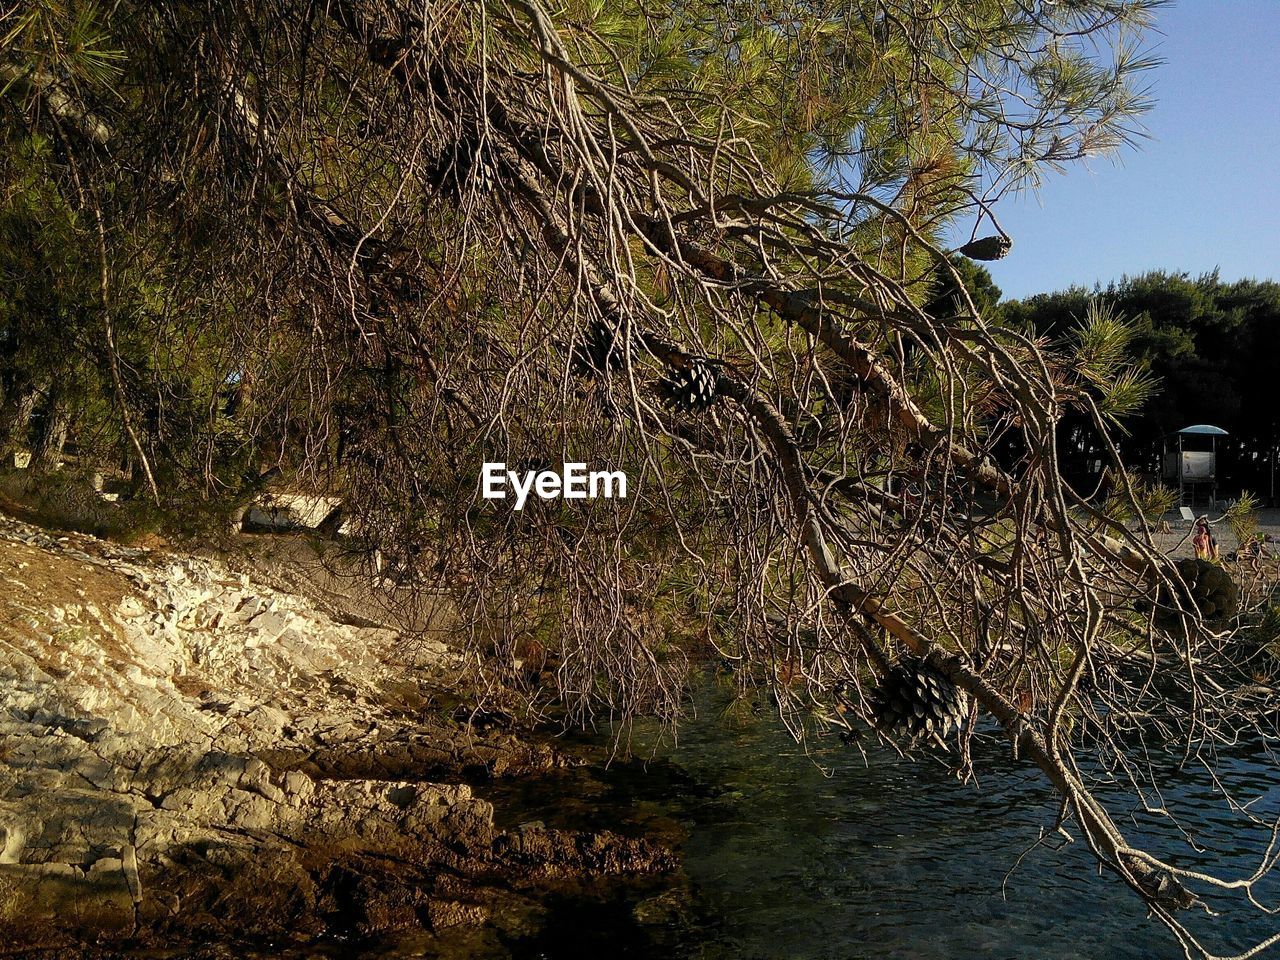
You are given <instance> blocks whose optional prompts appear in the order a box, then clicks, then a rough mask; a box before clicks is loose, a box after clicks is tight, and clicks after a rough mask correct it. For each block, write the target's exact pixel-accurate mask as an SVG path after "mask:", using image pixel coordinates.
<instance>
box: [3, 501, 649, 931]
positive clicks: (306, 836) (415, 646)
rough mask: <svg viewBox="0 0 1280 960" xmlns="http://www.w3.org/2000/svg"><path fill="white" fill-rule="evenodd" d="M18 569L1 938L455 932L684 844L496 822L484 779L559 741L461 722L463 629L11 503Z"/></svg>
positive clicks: (10, 581)
mask: <svg viewBox="0 0 1280 960" xmlns="http://www.w3.org/2000/svg"><path fill="white" fill-rule="evenodd" d="M0 578H3V585H4V587H3V592H2V593H0V707H2V709H0V942H3V943H8V944H11V945H13V946H14V947H18V948H21V947H24V946H27V947H33V948H34V947H47V946H50V945H59V944H72V943H76V942H80V941H86V940H94V941H97V942H100V943H101V942H104V941H105V942H113V941H129V942H147V941H152V942H165V943H169V944H172V943H173V942H175V941H177V940H182V939H190V940H196V939H209V938H217V939H219V940H230V939H241V938H259V937H272V938H278V937H282V936H286V937H290V938H294V939H297V938H307V937H315V936H322V935H325V934H328V933H335V932H341V933H345V934H350V933H356V934H373V933H379V932H383V931H387V930H391V929H395V928H399V927H404V926H422V927H424V928H430V929H435V930H439V929H442V928H444V927H447V926H452V925H455V924H459V923H478V922H482V921H485V920H486V919H493V918H495V917H500V916H503V915H505V914H509V913H510V906H509V905H510V900H511V898H512V897H517V898H518V897H519V894H518V893H517V891H520V890H527V889H529V888H531V887H532V886H534V885H536V884H538V883H544V882H546V881H547V880H548V879H549V878H555V877H581V876H591V875H618V874H629V873H644V872H650V871H655V870H661V869H665V868H667V867H668V866H669V865H670V857H669V855H668V854H667V853H666V852H665V851H663V850H661V849H660V848H658V847H656V846H654V845H652V844H649V843H646V842H644V841H637V840H626V839H622V838H619V837H614V836H611V835H609V834H573V833H566V832H563V831H553V830H545V829H542V828H539V827H533V828H530V829H528V830H524V831H517V832H515V833H511V834H505V833H502V832H500V831H497V830H495V828H494V825H493V809H492V807H491V806H490V804H489V803H488V802H486V801H484V800H482V799H478V798H477V797H476V796H474V795H473V793H472V790H471V788H470V787H469V786H468V785H467V783H466V782H465V781H466V780H467V779H472V780H474V779H476V778H483V777H489V776H503V775H516V774H523V773H529V772H533V771H538V770H546V769H550V768H552V767H554V766H556V765H557V764H558V763H562V762H563V761H562V760H561V759H560V758H559V757H558V756H557V755H556V754H555V753H554V752H552V751H551V750H550V749H549V748H547V747H545V746H539V745H532V744H529V743H526V742H525V741H523V740H521V739H519V738H517V737H515V736H513V735H512V734H510V733H502V732H492V731H488V732H485V733H479V732H476V731H472V730H469V729H467V728H466V727H465V726H462V725H460V724H458V723H457V722H456V721H454V720H453V719H452V718H451V712H452V710H453V707H454V706H455V705H456V699H455V698H452V697H451V696H450V695H449V691H450V689H451V686H453V685H455V684H456V683H457V677H458V676H459V675H460V674H461V671H460V662H459V658H458V656H457V654H455V653H453V652H452V651H451V650H450V649H449V648H448V647H447V646H446V645H445V644H443V643H440V642H438V641H435V642H431V641H420V642H416V643H408V642H403V641H401V639H400V638H399V637H397V635H396V634H395V632H394V631H391V630H388V629H384V628H379V627H372V626H356V625H351V624H345V623H339V622H335V621H334V620H333V619H331V618H330V617H328V616H326V615H325V614H323V613H321V612H320V611H318V610H317V609H315V608H314V607H313V606H312V605H311V604H310V603H309V602H308V601H307V600H305V599H303V598H300V597H298V596H294V595H290V594H284V593H280V592H277V591H275V590H272V589H270V588H268V587H265V586H263V585H262V584H260V583H257V582H254V581H253V580H252V579H251V578H250V577H249V576H247V575H243V574H235V573H232V572H230V570H229V569H228V568H227V567H226V566H225V565H223V564H221V563H218V562H215V561H211V560H205V559H197V558H191V557H176V556H171V555H166V554H162V553H153V552H150V551H144V550H135V549H129V548H124V547H121V546H118V545H113V544H110V543H107V542H103V541H98V540H95V539H93V538H91V537H86V536H80V535H69V536H55V535H52V534H50V533H47V532H45V531H43V530H40V529H38V528H35V527H31V526H28V525H26V524H23V523H20V522H18V521H15V520H10V519H8V518H3V517H0ZM504 904H505V906H504Z"/></svg>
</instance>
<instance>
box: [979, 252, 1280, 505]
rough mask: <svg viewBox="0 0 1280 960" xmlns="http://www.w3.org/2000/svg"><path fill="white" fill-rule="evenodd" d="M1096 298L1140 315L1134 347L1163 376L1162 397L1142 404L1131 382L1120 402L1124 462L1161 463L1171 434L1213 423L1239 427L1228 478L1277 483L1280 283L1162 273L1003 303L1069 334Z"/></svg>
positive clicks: (1223, 475)
mask: <svg viewBox="0 0 1280 960" xmlns="http://www.w3.org/2000/svg"><path fill="white" fill-rule="evenodd" d="M1091 303H1098V304H1100V305H1102V306H1103V307H1105V308H1106V309H1108V310H1110V311H1112V312H1113V313H1114V315H1116V316H1121V317H1129V318H1132V320H1131V323H1132V334H1131V336H1130V338H1129V342H1128V346H1127V348H1126V349H1127V350H1128V352H1129V353H1130V354H1131V355H1132V356H1133V357H1134V359H1135V360H1138V361H1140V362H1142V363H1143V364H1145V366H1146V367H1147V369H1149V371H1150V374H1151V376H1152V377H1153V378H1154V379H1155V380H1156V381H1158V384H1159V388H1158V397H1159V399H1158V402H1149V403H1146V404H1144V405H1142V406H1141V407H1140V408H1139V409H1137V410H1136V411H1135V410H1133V409H1132V407H1133V402H1132V400H1126V398H1125V394H1127V393H1129V391H1130V388H1129V387H1128V386H1123V385H1122V386H1123V389H1122V390H1121V391H1120V392H1121V396H1120V399H1121V400H1122V401H1123V402H1122V403H1121V406H1122V407H1124V408H1128V409H1130V411H1131V412H1130V414H1129V415H1128V417H1127V419H1126V427H1127V431H1128V436H1122V437H1119V438H1117V439H1118V442H1119V444H1120V448H1121V454H1122V456H1123V458H1124V460H1125V462H1126V463H1130V464H1134V465H1141V466H1142V467H1143V468H1145V469H1154V468H1155V467H1156V455H1157V454H1158V453H1159V451H1160V448H1161V443H1162V440H1163V439H1164V438H1165V437H1167V436H1169V435H1170V434H1172V433H1173V432H1175V431H1177V430H1180V429H1181V428H1183V427H1186V426H1188V425H1190V424H1195V423H1212V424H1215V425H1217V426H1220V427H1222V428H1224V429H1226V430H1227V431H1228V432H1229V433H1230V438H1229V439H1227V440H1225V441H1219V446H1218V449H1219V450H1220V451H1222V452H1223V456H1222V457H1221V458H1220V463H1219V476H1220V480H1221V482H1222V483H1223V484H1224V485H1226V486H1227V487H1228V488H1232V487H1235V488H1241V487H1249V488H1252V489H1255V490H1258V489H1263V490H1265V489H1269V488H1270V457H1271V455H1272V452H1273V451H1275V450H1277V448H1280V417H1277V409H1280V408H1278V407H1277V404H1276V401H1275V385H1276V384H1277V383H1280V283H1276V282H1274V281H1261V280H1241V281H1237V282H1234V283H1224V282H1222V280H1221V279H1220V278H1219V277H1218V275H1217V274H1216V273H1209V274H1204V275H1202V276H1199V277H1192V276H1190V275H1188V274H1185V273H1169V272H1164V271H1156V272H1152V273H1147V274H1143V275H1141V276H1137V277H1125V278H1123V279H1121V280H1119V281H1116V282H1114V283H1111V284H1108V285H1107V286H1106V287H1099V288H1097V289H1094V290H1087V289H1085V288H1082V287H1073V288H1071V289H1068V290H1063V291H1059V292H1057V293H1048V294H1039V295H1037V296H1034V297H1030V298H1028V299H1026V300H1022V301H1015V302H1009V303H1006V304H1004V305H1003V307H1002V310H1003V311H1004V314H1005V316H1006V318H1007V319H1008V322H1009V323H1010V324H1012V325H1014V326H1016V327H1020V328H1024V329H1029V330H1032V331H1035V332H1037V333H1039V334H1042V335H1047V336H1056V337H1062V336H1064V335H1067V334H1068V332H1069V331H1070V330H1071V329H1072V327H1074V326H1075V325H1076V324H1077V323H1078V318H1079V317H1082V316H1084V315H1085V314H1086V313H1087V311H1088V310H1089V307H1090V304H1091ZM1094 455H1096V454H1094Z"/></svg>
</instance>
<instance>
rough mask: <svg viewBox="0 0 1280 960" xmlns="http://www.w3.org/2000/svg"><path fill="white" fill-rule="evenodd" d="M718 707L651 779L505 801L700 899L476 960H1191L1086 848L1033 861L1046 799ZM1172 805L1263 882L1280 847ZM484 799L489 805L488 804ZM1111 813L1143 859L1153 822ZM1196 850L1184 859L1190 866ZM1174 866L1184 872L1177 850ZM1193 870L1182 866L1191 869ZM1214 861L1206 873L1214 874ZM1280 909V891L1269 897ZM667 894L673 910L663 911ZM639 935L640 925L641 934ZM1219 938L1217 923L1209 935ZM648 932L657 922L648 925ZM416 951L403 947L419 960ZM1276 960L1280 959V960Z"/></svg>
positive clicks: (993, 770) (1273, 806)
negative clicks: (675, 866) (614, 849)
mask: <svg viewBox="0 0 1280 960" xmlns="http://www.w3.org/2000/svg"><path fill="white" fill-rule="evenodd" d="M720 705H722V704H719V703H717V702H716V701H715V699H714V698H712V699H710V700H708V702H706V703H704V705H703V707H702V709H701V710H700V715H699V716H698V717H696V718H695V719H693V720H692V721H691V722H690V723H689V724H688V725H687V726H686V727H684V728H683V729H682V734H681V737H680V741H679V744H678V745H677V746H675V747H674V748H673V749H670V750H667V751H665V752H664V753H663V754H662V756H661V758H660V759H659V760H657V761H654V762H650V763H649V764H647V770H641V769H640V767H639V765H637V764H615V765H614V766H613V767H612V768H611V769H610V770H609V771H608V772H607V773H606V774H605V775H604V777H603V780H602V781H599V782H597V781H595V780H588V779H585V775H583V774H577V775H574V776H573V777H570V778H569V779H566V780H562V781H558V782H555V783H543V784H535V785H524V786H521V787H519V788H505V789H504V790H503V791H502V792H501V793H498V794H494V799H495V801H497V802H499V803H501V804H502V805H503V806H502V808H500V815H502V810H503V809H505V811H506V817H507V822H506V825H514V823H516V822H519V821H521V820H530V819H539V820H542V821H544V822H546V823H547V824H548V825H549V826H563V827H575V826H576V827H583V826H613V827H617V825H618V823H620V822H623V823H627V824H630V825H631V826H632V828H634V829H648V830H658V831H666V832H668V833H671V834H673V835H675V834H678V835H682V836H683V838H684V844H683V851H684V863H685V867H684V872H685V874H686V878H687V879H686V880H685V881H683V882H682V883H681V884H680V885H678V886H677V888H676V889H675V890H672V891H668V892H667V893H666V894H665V895H661V893H660V892H655V891H654V890H641V891H635V890H631V891H627V892H624V893H617V892H615V893H612V894H605V895H603V896H602V897H601V898H600V900H599V901H588V902H584V901H583V900H581V899H574V900H564V901H561V902H558V903H553V904H552V905H551V910H550V914H549V916H548V918H547V923H546V924H545V925H544V927H543V929H542V931H541V932H540V933H537V934H534V935H531V936H525V937H523V938H509V939H506V940H505V941H504V939H503V938H501V937H497V938H491V939H490V941H489V942H488V944H487V946H485V947H484V948H483V949H481V948H479V947H476V946H474V945H473V946H471V947H469V948H468V951H467V952H468V954H469V955H471V956H494V957H514V958H554V960H560V958H566V960H567V958H577V957H585V956H605V957H615V958H645V960H648V958H653V960H658V958H661V960H673V958H700V960H720V958H725V960H728V958H782V957H785V958H797V960H799V958H814V960H816V958H841V960H854V958H862V957H866V958H877V960H884V958H896V957H902V958H911V960H929V958H956V957H990V958H1026V957H1037V958H1051V960H1054V958H1062V960H1066V958H1144V960H1155V958H1164V957H1169V958H1176V957H1181V956H1182V951H1181V950H1180V949H1179V948H1178V947H1177V945H1176V943H1175V942H1174V940H1173V938H1172V937H1171V935H1169V934H1168V933H1167V932H1165V930H1164V928H1163V927H1161V926H1160V925H1159V924H1157V923H1155V922H1152V921H1148V920H1146V919H1145V910H1144V909H1143V907H1142V906H1141V904H1140V903H1139V902H1138V900H1137V898H1136V897H1134V896H1133V895H1132V894H1129V893H1128V892H1127V891H1125V890H1124V889H1122V888H1121V886H1120V885H1119V884H1118V882H1117V881H1115V880H1113V879H1110V878H1108V877H1099V876H1098V875H1097V873H1096V870H1095V869H1094V868H1093V867H1092V866H1091V861H1090V859H1089V857H1088V855H1087V852H1086V851H1085V850H1083V849H1082V844H1081V843H1079V842H1077V843H1075V844H1073V845H1070V846H1067V847H1065V848H1063V849H1056V850H1055V849H1051V848H1050V847H1048V846H1040V847H1037V848H1036V849H1035V850H1033V851H1031V852H1030V853H1026V855H1025V857H1023V858H1022V860H1021V863H1020V864H1019V863H1018V860H1019V857H1020V856H1021V855H1022V854H1024V852H1026V851H1027V849H1028V847H1030V846H1031V845H1032V843H1033V842H1034V841H1035V839H1036V837H1037V836H1038V833H1039V828H1040V826H1041V825H1042V824H1046V823H1049V822H1051V819H1052V816H1053V812H1054V810H1055V806H1054V803H1053V801H1052V798H1051V796H1050V793H1049V791H1048V789H1047V787H1046V786H1045V785H1044V782H1043V780H1042V779H1041V778H1040V777H1038V776H1036V775H1034V774H1032V773H1030V772H1028V771H1027V770H1026V769H1025V768H1023V767H1020V766H1018V765H1016V764H1014V763H1013V762H1012V761H1010V760H1007V759H1005V754H1006V753H1007V751H1006V750H1005V749H1003V748H1002V746H1001V745H1000V744H998V743H995V742H994V741H993V742H992V743H991V744H990V745H989V746H988V747H986V748H984V749H981V750H979V751H976V753H977V755H978V757H979V775H980V777H981V780H982V789H981V790H979V789H977V788H975V787H974V786H972V785H963V784H960V783H958V782H956V781H955V780H954V779H953V778H951V777H950V776H949V775H948V774H947V772H946V771H945V770H944V769H943V768H942V767H941V766H940V765H939V764H936V763H914V764H913V763H907V762H904V761H901V760H899V759H897V758H896V757H895V756H893V755H891V754H887V753H885V752H884V751H880V750H876V751H874V752H872V753H871V764H870V766H864V765H862V763H861V760H860V756H859V755H858V753H857V751H856V750H853V749H851V748H849V747H847V746H844V745H843V744H841V743H840V742H839V741H838V740H834V739H833V740H829V741H823V742H821V743H819V744H816V745H810V747H809V752H808V754H806V753H805V752H804V750H803V749H802V748H801V747H798V746H797V745H796V744H795V743H794V742H792V741H791V739H790V738H789V737H788V736H787V735H786V734H785V732H784V731H783V730H781V728H780V726H779V725H778V724H777V723H776V721H774V720H771V719H770V718H769V717H768V715H767V710H760V711H758V712H757V715H755V716H753V717H743V716H741V715H740V714H738V715H734V716H731V717H725V716H721V715H719V709H718V707H719V706H720ZM1225 766H1226V769H1227V771H1228V779H1229V781H1230V782H1231V784H1232V785H1233V787H1234V789H1235V790H1236V791H1237V799H1239V800H1242V801H1245V800H1252V801H1253V805H1252V806H1251V808H1250V809H1251V810H1252V811H1253V812H1254V813H1255V814H1258V815H1260V816H1262V817H1263V818H1264V819H1265V818H1266V817H1267V816H1271V817H1273V818H1274V817H1275V816H1277V815H1278V814H1280V774H1278V772H1277V771H1278V768H1277V766H1276V764H1275V762H1274V761H1273V760H1272V759H1270V758H1268V757H1267V756H1265V755H1264V754H1263V752H1262V751H1261V750H1254V751H1245V752H1243V753H1242V754H1241V755H1239V756H1236V757H1234V758H1232V759H1229V760H1228V761H1226V762H1225ZM1180 782H1181V786H1180V787H1179V788H1178V789H1177V790H1175V791H1172V792H1166V794H1165V801H1166V803H1167V805H1168V806H1169V807H1170V808H1173V809H1179V810H1181V811H1182V813H1183V822H1184V825H1185V826H1186V827H1187V828H1188V829H1189V830H1190V832H1191V833H1192V834H1193V835H1194V836H1195V838H1196V840H1197V842H1199V843H1200V844H1202V845H1205V846H1208V847H1210V848H1212V850H1213V852H1214V853H1215V854H1216V856H1217V858H1218V860H1217V863H1218V866H1219V867H1220V868H1221V867H1222V865H1223V864H1224V863H1225V864H1228V865H1229V866H1231V867H1233V868H1234V870H1235V871H1236V872H1240V873H1247V872H1250V871H1251V870H1252V869H1253V868H1254V867H1255V866H1256V861H1257V858H1258V856H1259V855H1260V854H1261V852H1262V850H1263V849H1264V848H1265V846H1266V842H1267V836H1268V833H1267V831H1266V830H1265V829H1260V828H1255V829H1253V830H1251V831H1248V832H1245V833H1239V832H1234V833H1233V832H1232V828H1233V827H1235V826H1238V821H1237V820H1236V819H1235V818H1234V816H1233V815H1231V814H1230V813H1229V811H1228V810H1227V808H1226V807H1225V805H1224V804H1223V803H1222V800H1221V798H1220V797H1215V796H1214V795H1213V794H1212V792H1211V791H1210V790H1209V789H1207V784H1199V783H1197V782H1195V778H1194V777H1190V776H1187V775H1183V776H1182V777H1181V780H1180ZM482 792H483V791H482ZM1113 812H1114V814H1115V815H1116V816H1117V819H1118V820H1122V825H1123V826H1124V827H1125V829H1126V832H1127V833H1129V835H1130V838H1131V839H1137V838H1138V837H1139V836H1142V835H1143V834H1144V833H1146V831H1147V829H1148V827H1149V826H1150V824H1151V820H1150V818H1149V817H1148V818H1145V819H1144V818H1143V817H1142V816H1138V815H1136V814H1135V815H1134V816H1133V817H1132V818H1130V816H1129V807H1128V806H1126V807H1123V808H1114V807H1113ZM1184 849H1185V848H1184ZM1162 852H1167V848H1165V849H1163V850H1162ZM1194 858H1195V855H1194V854H1191V855H1189V856H1188V855H1183V857H1182V859H1181V860H1180V862H1181V863H1184V864H1187V865H1191V864H1193V863H1194V862H1196V861H1195V859H1194ZM1211 859H1212V857H1211V854H1209V853H1206V854H1204V855H1203V856H1202V857H1201V858H1200V860H1199V862H1200V863H1204V864H1207V863H1209V862H1211ZM1265 892H1266V893H1268V894H1269V895H1270V897H1271V901H1272V902H1275V901H1277V900H1280V883H1273V884H1271V885H1270V886H1269V887H1268V888H1267V890H1266V891H1265ZM655 894H657V895H656V896H655ZM637 916H638V917H639V918H640V919H637ZM1206 919H1207V918H1203V917H1202V919H1201V922H1200V924H1199V928H1200V929H1201V930H1204V929H1205V927H1204V923H1205V920H1206ZM642 921H643V922H642ZM1208 929H1209V930H1211V931H1216V934H1215V935H1213V936H1210V937H1208V938H1207V943H1208V945H1210V946H1211V947H1217V948H1221V949H1220V950H1219V952H1234V951H1236V950H1239V949H1241V948H1243V947H1244V946H1246V945H1247V944H1251V943H1252V942H1255V941H1256V940H1259V939H1261V938H1263V937H1265V936H1266V935H1267V934H1269V933H1270V932H1273V931H1274V930H1275V929H1280V917H1278V918H1266V917H1259V916H1257V915H1256V914H1253V915H1250V914H1244V913H1234V914H1230V913H1229V914H1227V915H1225V916H1223V917H1219V918H1217V919H1216V920H1214V921H1212V926H1211V927H1209V928H1208ZM404 946H405V945H401V950H403V948H404ZM1266 955H1267V956H1280V948H1273V949H1272V950H1271V951H1268V953H1267V954H1266Z"/></svg>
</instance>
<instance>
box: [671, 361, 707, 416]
mask: <svg viewBox="0 0 1280 960" xmlns="http://www.w3.org/2000/svg"><path fill="white" fill-rule="evenodd" d="M719 382H720V374H719V373H718V372H717V371H716V364H715V363H714V362H713V361H711V360H708V359H707V358H706V357H690V358H689V365H688V367H686V368H685V369H683V370H676V371H673V372H672V373H670V374H668V375H667V376H666V377H664V378H663V380H662V382H661V383H659V384H658V393H659V394H660V395H661V397H662V400H663V402H664V403H665V404H666V405H667V406H668V407H671V408H672V409H675V410H679V411H681V412H685V413H703V412H705V411H707V410H710V409H711V407H712V405H713V404H714V403H715V402H716V390H717V389H718V387H719Z"/></svg>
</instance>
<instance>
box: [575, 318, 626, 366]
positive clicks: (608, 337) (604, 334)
mask: <svg viewBox="0 0 1280 960" xmlns="http://www.w3.org/2000/svg"><path fill="white" fill-rule="evenodd" d="M622 360H623V357H622V344H620V343H619V342H618V338H617V337H616V336H615V335H614V331H613V329H612V328H611V327H609V326H607V325H606V324H605V323H604V321H603V320H599V319H597V320H592V321H591V324H590V325H589V326H588V327H587V332H586V333H585V334H584V335H583V338H582V340H581V341H580V342H579V343H578V344H577V345H575V346H574V348H573V363H574V367H575V368H576V369H577V371H578V372H579V373H580V374H583V375H589V374H595V373H611V372H612V371H614V370H619V369H621V368H622Z"/></svg>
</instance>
